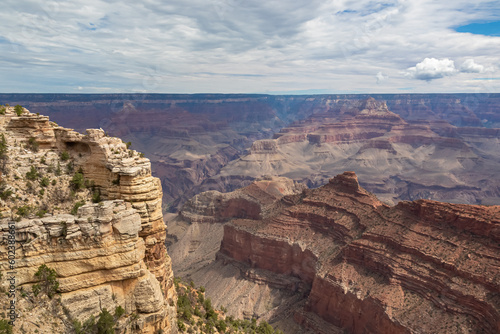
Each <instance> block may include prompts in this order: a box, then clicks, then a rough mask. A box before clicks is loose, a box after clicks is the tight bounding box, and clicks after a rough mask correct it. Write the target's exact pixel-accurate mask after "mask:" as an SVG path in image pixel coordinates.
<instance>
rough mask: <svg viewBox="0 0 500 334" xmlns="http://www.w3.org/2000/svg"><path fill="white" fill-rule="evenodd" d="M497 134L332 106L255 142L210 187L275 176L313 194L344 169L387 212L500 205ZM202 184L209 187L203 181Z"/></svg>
mask: <svg viewBox="0 0 500 334" xmlns="http://www.w3.org/2000/svg"><path fill="white" fill-rule="evenodd" d="M499 150H500V147H499V130H498V129H492V128H484V127H462V128H458V127H455V126H453V125H451V124H449V123H448V122H446V121H444V120H439V119H436V117H430V116H429V119H425V120H422V119H420V120H415V119H413V120H410V121H407V120H405V119H403V118H401V117H400V116H399V115H397V114H395V113H393V112H391V111H390V110H389V109H388V107H387V105H386V104H385V103H384V102H381V101H377V100H375V99H373V98H369V99H366V100H364V101H349V103H347V102H346V103H345V104H340V105H337V106H333V107H332V108H331V109H329V110H327V111H325V112H317V113H315V114H313V115H311V116H310V117H308V118H307V119H305V120H302V121H297V122H295V123H293V124H292V125H290V126H288V127H285V128H282V129H281V130H280V132H278V133H276V134H275V135H274V139H267V140H260V141H256V142H254V144H253V146H252V147H251V149H250V150H249V152H248V154H246V155H244V156H242V157H240V158H239V159H237V160H234V161H232V162H230V163H229V164H228V165H227V166H225V167H224V168H222V169H221V171H220V173H219V174H218V175H216V176H214V177H212V179H213V181H212V182H213V183H214V184H218V183H225V186H226V187H229V188H231V187H234V186H236V185H237V184H238V183H241V182H249V181H248V180H251V179H252V178H253V177H259V176H260V175H264V174H267V175H279V176H285V177H289V178H292V179H294V180H297V181H301V182H304V183H306V184H307V185H308V186H309V187H317V186H320V185H323V184H325V183H326V182H328V178H329V175H332V174H336V173H340V172H342V171H343V170H345V169H350V170H353V171H355V172H356V173H357V174H358V175H360V177H361V179H362V181H363V186H364V187H366V188H367V189H368V190H370V191H372V192H373V193H375V194H377V196H379V198H381V199H382V200H383V201H385V202H386V203H388V204H395V203H397V202H398V201H400V200H414V199H422V198H424V199H434V200H439V201H447V202H453V203H466V204H486V205H490V204H499V203H500V183H499V182H497V181H496V180H498V179H499V178H498V171H499V170H500V159H499V157H498V156H497V155H496V154H495V153H493V152H498V151H499ZM207 183H208V181H207Z"/></svg>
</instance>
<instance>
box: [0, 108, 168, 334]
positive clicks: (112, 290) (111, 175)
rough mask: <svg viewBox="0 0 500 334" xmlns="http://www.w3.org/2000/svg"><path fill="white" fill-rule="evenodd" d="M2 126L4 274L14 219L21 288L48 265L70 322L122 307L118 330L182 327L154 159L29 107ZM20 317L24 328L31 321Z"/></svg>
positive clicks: (11, 114)
mask: <svg viewBox="0 0 500 334" xmlns="http://www.w3.org/2000/svg"><path fill="white" fill-rule="evenodd" d="M0 127H1V130H2V136H3V138H4V139H5V144H6V150H5V151H4V152H3V155H2V161H5V164H3V166H2V179H1V187H2V194H4V195H5V196H2V200H1V203H0V204H1V210H0V211H1V212H2V217H3V218H2V219H1V233H2V238H1V240H3V241H2V244H1V245H0V247H1V248H2V251H1V254H2V259H1V262H0V266H1V268H2V271H3V272H6V271H7V270H8V262H7V252H6V249H7V240H8V234H9V226H10V225H12V224H14V225H13V226H15V238H16V244H15V246H16V263H15V270H16V272H17V274H16V285H17V288H18V289H24V291H31V285H33V284H34V283H36V282H37V278H36V277H35V276H34V274H35V272H36V271H37V270H38V268H39V267H40V265H42V264H45V265H47V266H48V267H49V268H52V269H54V270H55V271H56V273H57V275H58V281H59V288H58V292H59V293H60V303H61V304H62V307H63V309H65V310H66V311H65V317H66V318H65V319H66V320H67V321H69V320H79V321H81V322H84V321H85V320H87V319H88V318H89V317H90V316H97V315H98V314H99V313H100V312H101V310H103V309H104V308H106V309H107V310H110V311H112V310H114V309H115V308H116V307H118V306H121V307H123V308H124V310H125V316H124V318H121V320H120V321H118V323H117V324H116V326H117V330H118V331H119V332H124V331H127V330H128V331H133V332H140V333H157V332H158V331H160V330H162V331H164V332H165V333H176V332H177V326H176V309H175V303H176V299H177V297H176V293H175V289H174V286H173V272H172V269H171V261H170V258H169V256H168V254H167V252H166V247H165V244H164V243H165V236H166V227H165V225H164V223H163V217H162V208H161V204H162V188H161V183H160V180H159V179H157V178H155V177H152V176H151V164H150V162H149V160H148V159H146V158H144V157H143V156H142V154H140V153H138V152H136V151H132V150H129V149H128V148H127V145H126V144H125V143H123V142H122V141H121V140H120V139H118V138H113V137H108V136H107V135H106V134H105V133H104V131H102V130H87V134H85V135H83V134H80V133H78V132H75V131H73V130H71V129H66V128H63V127H60V126H58V125H57V124H55V123H53V122H50V121H49V118H48V117H46V116H40V115H35V114H31V113H29V112H28V111H27V110H24V111H23V113H22V114H20V115H16V114H15V113H14V112H13V108H12V107H8V108H7V110H6V113H5V115H2V116H0ZM70 189H71V191H69V190H70ZM91 197H92V200H91ZM92 202H94V203H92ZM71 208H73V209H71ZM70 211H72V212H71V214H70ZM35 213H36V214H35ZM2 283H5V282H2ZM18 298H19V297H18ZM19 299H21V298H19ZM23 303H24V304H26V303H28V302H27V301H26V300H25V299H21V302H20V304H19V305H20V307H21V306H23ZM25 306H26V307H29V305H25ZM35 306H36V304H35ZM20 313H21V317H20V318H19V319H18V320H17V325H20V326H24V324H25V323H27V322H29V321H33V319H31V318H30V317H29V316H28V311H24V312H23V310H20ZM54 318H57V317H54ZM63 318H64V317H63ZM68 319H69V320H68ZM40 321H42V320H40ZM67 321H66V322H67ZM63 323H64V322H63ZM70 323H71V322H70ZM66 325H67V324H66ZM37 326H39V327H40V326H42V325H41V324H38V325H37ZM42 327H43V326H42ZM28 328H29V326H28ZM31 328H33V327H32V326H31Z"/></svg>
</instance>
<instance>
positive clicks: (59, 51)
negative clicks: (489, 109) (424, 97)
mask: <svg viewBox="0 0 500 334" xmlns="http://www.w3.org/2000/svg"><path fill="white" fill-rule="evenodd" d="M490 5H491V2H489V1H477V2H476V3H475V4H474V5H471V4H470V1H465V0H457V1H455V2H453V3H444V2H436V1H430V0H423V1H420V2H415V1H405V0H388V1H384V2H383V3H382V2H377V1H366V0H361V1H352V0H340V1H334V2H328V1H323V0H313V1H305V0H282V1H260V0H248V1H243V0H184V1H181V0H170V1H168V2H165V1H161V0H144V1H141V2H137V1H132V0H122V1H104V0H86V1H83V0H75V1H72V2H68V1H62V0H47V1H43V2H40V1H35V0H4V1H3V3H2V9H3V10H2V11H1V12H0V48H1V52H0V75H1V76H2V78H9V80H4V81H3V82H0V91H7V90H9V91H12V90H14V91H18V92H23V91H41V92H43V91H58V90H59V91H68V92H71V91H75V92H95V91H98V90H100V89H107V90H108V91H122V92H129V91H137V92H142V91H147V92H174V93H175V92H178V93H183V92H263V91H287V90H290V91H304V90H308V89H320V90H330V91H332V92H335V91H340V90H342V91H373V90H374V89H375V90H383V92H394V91H397V90H398V89H399V88H401V87H407V86H408V82H409V79H418V80H414V81H412V82H413V83H415V84H412V86H415V91H422V92H423V91H426V90H432V91H436V92H437V91H450V88H451V89H453V90H455V91H462V90H470V89H471V87H472V86H471V85H475V84H477V81H474V82H472V80H469V82H467V83H465V82H464V83H462V82H461V81H458V82H457V81H455V82H452V81H451V78H450V76H452V75H453V74H455V73H457V71H458V70H459V71H461V72H462V73H463V74H462V75H461V76H460V77H462V76H463V77H464V78H465V77H466V76H473V75H475V74H476V73H482V72H483V71H484V69H485V68H495V71H498V70H496V67H493V64H495V63H498V54H499V53H500V46H499V45H500V43H492V38H487V37H485V36H474V35H470V34H460V33H456V32H454V31H453V30H452V29H450V27H452V26H457V25H459V24H462V23H464V22H471V21H473V20H478V19H482V18H488V17H490V16H491V15H492V14H491V13H492V9H491V6H490ZM435 13H439V15H437V14H435ZM416 27H418V28H416ZM428 55H433V56H434V57H436V58H434V60H432V59H433V58H428V59H430V60H427V61H426V60H424V61H422V59H425V58H426V57H428ZM466 58H467V59H466ZM445 59H455V60H457V62H458V63H459V64H462V65H461V66H460V67H459V69H458V70H457V69H456V68H455V66H454V63H453V62H452V61H451V60H450V61H451V62H452V63H451V64H450V63H449V62H443V61H444V60H445ZM469 59H470V60H469ZM472 59H474V60H472ZM475 61H477V62H478V63H476V62H475ZM408 64H417V65H415V66H413V67H410V68H408V66H409V65H408ZM479 64H481V65H479ZM433 66H434V67H433ZM481 66H483V67H482V70H481ZM152 68H154V70H151V69H152ZM405 68H408V69H407V70H406V71H404V73H400V70H401V69H405ZM16 71H17V72H16ZM495 71H493V72H492V75H495V76H498V75H500V73H498V72H495ZM16 73H23V74H24V75H26V76H23V77H21V76H19V75H15V74H16ZM206 73H213V75H207V74H206ZM373 73H380V75H377V76H376V79H377V81H376V82H377V83H380V82H382V81H383V80H384V78H386V77H390V78H391V80H384V85H377V84H376V83H375V81H374V80H373ZM51 77H55V78H56V79H57V80H49V78H51ZM437 78H440V79H441V80H434V79H437ZM457 78H458V77H457ZM26 80H30V83H29V85H28V84H26V82H25V81H26ZM421 81H428V82H430V84H427V83H425V82H421ZM64 82H66V83H67V84H66V85H64ZM151 82H154V84H150V83H151ZM419 82H421V83H419ZM368 83H371V84H368ZM431 85H432V87H431ZM491 85H493V86H491V87H488V89H489V91H491V90H495V89H496V87H498V86H494V85H498V83H497V82H494V81H491ZM36 87H38V88H36ZM79 87H80V88H81V89H79ZM477 87H479V89H482V86H477ZM473 88H474V87H473Z"/></svg>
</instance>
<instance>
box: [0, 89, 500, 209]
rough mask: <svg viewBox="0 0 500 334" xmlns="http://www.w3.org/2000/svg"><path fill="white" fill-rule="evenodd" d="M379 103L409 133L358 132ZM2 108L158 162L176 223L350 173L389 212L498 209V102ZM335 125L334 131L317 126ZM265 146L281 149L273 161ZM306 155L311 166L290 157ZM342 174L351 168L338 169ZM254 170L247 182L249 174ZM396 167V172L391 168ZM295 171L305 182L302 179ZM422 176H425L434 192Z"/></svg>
mask: <svg viewBox="0 0 500 334" xmlns="http://www.w3.org/2000/svg"><path fill="white" fill-rule="evenodd" d="M370 97H372V98H374V99H375V100H376V101H378V102H381V103H384V102H385V103H386V106H387V110H388V111H389V112H390V113H393V114H395V115H397V116H399V118H400V119H401V120H402V121H401V120H398V121H397V122H404V125H403V124H402V123H401V124H399V129H398V128H397V127H395V128H394V126H396V125H397V124H396V123H397V122H396V121H394V119H393V121H394V122H395V123H394V122H393V123H392V125H393V126H392V127H391V128H394V131H392V132H391V129H389V127H387V126H383V128H381V129H375V131H376V132H377V133H378V137H371V135H370V133H368V132H370V131H371V130H370V129H369V126H368V124H367V126H366V128H365V129H364V130H363V129H361V128H354V127H352V128H350V125H349V116H352V118H353V119H355V120H356V119H357V121H358V124H359V121H360V117H359V115H358V117H357V118H356V115H354V114H351V115H349V114H348V113H347V114H346V111H347V110H349V109H351V110H354V109H359V107H360V104H361V103H362V102H363V101H365V100H366V99H368V98H370ZM2 101H3V102H9V103H11V104H15V103H19V104H22V105H24V106H26V107H28V108H30V109H31V110H32V111H34V112H39V113H41V114H45V115H49V116H50V117H51V119H53V120H54V121H56V122H57V123H60V124H61V125H64V126H66V127H70V128H74V129H76V130H78V131H84V130H85V129H86V128H103V129H104V130H105V131H106V132H107V133H109V134H110V135H116V136H119V137H121V138H122V139H123V140H125V141H130V142H132V145H133V146H132V147H133V148H135V149H137V150H140V151H141V152H144V153H145V154H146V156H148V157H149V158H150V160H151V163H152V169H153V173H154V175H155V176H157V177H159V178H160V180H161V182H162V186H163V189H164V196H163V203H164V207H165V210H167V208H168V210H169V211H171V212H175V211H177V210H179V209H180V208H181V207H182V204H183V203H185V202H186V201H187V200H188V199H190V198H191V197H193V196H194V195H196V194H198V193H200V192H202V191H206V190H218V191H222V192H227V191H233V190H235V189H237V188H239V187H241V186H245V185H248V184H250V182H251V181H252V180H254V179H255V177H260V176H262V175H265V173H270V174H272V175H283V176H288V177H291V178H293V179H296V180H300V181H304V182H306V183H307V184H308V185H309V186H319V185H321V184H324V183H325V182H328V178H329V177H331V176H332V175H335V174H337V173H340V172H342V171H343V170H345V169H350V170H354V171H356V172H357V173H358V174H359V175H360V176H361V180H362V182H363V186H365V187H367V188H368V189H369V190H370V191H372V192H374V193H376V194H377V195H378V196H380V198H381V199H383V200H384V201H386V202H387V203H395V202H397V201H399V200H403V199H406V200H413V199H419V198H428V199H434V200H442V201H451V202H460V203H469V204H498V197H499V191H498V186H497V185H496V184H492V185H491V184H489V181H490V180H494V179H497V177H496V174H495V171H496V170H498V156H497V155H496V154H495V152H496V151H498V130H495V129H497V128H500V116H499V115H500V113H499V105H500V95H499V94H373V95H371V96H368V95H345V94H344V95H342V94H337V95H334V94H330V95H300V96H273V95H245V94H228V95H223V94H193V95H182V94H102V95H99V94H85V95H78V94H0V102H2ZM372 116H373V115H372ZM362 121H363V122H371V125H372V127H374V128H376V127H378V126H381V124H382V123H383V122H384V121H383V119H380V120H376V117H371V118H369V117H368V118H365V119H364V120H362ZM327 122H333V123H334V124H337V125H336V126H333V125H332V126H330V127H329V128H328V126H325V127H323V128H321V127H318V125H320V124H322V123H327ZM313 123H316V126H312V125H313ZM341 129H343V130H342V131H344V132H350V131H351V132H353V133H355V136H354V137H353V138H350V139H349V138H348V137H345V138H337V140H336V141H337V142H336V143H333V142H331V140H332V137H331V136H330V137H324V135H325V133H329V132H332V131H337V130H341ZM407 129H411V131H413V132H414V135H413V136H412V135H410V134H406V133H405V131H406V130H407ZM396 130H397V131H399V134H398V133H397V131H396ZM285 131H287V132H285ZM362 131H367V132H366V133H365V134H362V133H361V132H362ZM356 133H357V135H356ZM309 135H310V136H309ZM278 136H279V137H280V138H277V137H278ZM308 136H309V138H310V139H311V141H309V139H308ZM318 136H319V137H318ZM321 136H323V137H324V138H328V139H327V142H321V140H323V139H320V138H323V137H321ZM367 136H368V137H367ZM387 136H390V137H391V138H390V139H388V138H385V137H387ZM273 137H274V139H278V140H277V141H274V142H261V143H258V142H257V143H255V146H254V147H253V148H252V145H253V143H254V142H255V141H257V140H260V139H273ZM304 137H306V139H304ZM398 137H400V138H398ZM318 140H319V142H318ZM339 140H340V142H339ZM263 145H267V146H269V145H271V146H273V147H274V148H270V150H271V152H269V151H268V150H267V149H264V150H262V149H263V148H264V146H263ZM448 146H449V147H448ZM273 150H278V151H280V152H279V153H280V154H278V155H276V154H274V153H273V152H272V151H273ZM282 151H283V152H282ZM462 151H463V152H462ZM268 153H272V154H268ZM287 154H288V156H287ZM298 154H300V155H303V154H304V155H306V158H307V159H305V160H306V161H298V162H297V161H296V159H297V158H296V159H295V160H294V159H293V157H290V155H294V156H295V157H296V156H297V155H298ZM448 154H449V155H450V156H449V157H448ZM283 155H284V156H285V159H284V158H283ZM266 156H267V157H266ZM239 158H240V159H239ZM261 158H262V159H264V160H263V161H260V160H262V159H261ZM276 159H278V160H280V159H281V160H283V159H284V160H285V161H284V162H280V161H281V160H280V161H275V160H276ZM249 160H255V161H254V163H249ZM267 161H270V162H267ZM370 161H371V162H370ZM306 162H307V163H306ZM297 163H299V164H298V166H296V164H297ZM343 163H347V167H345V169H342V168H341V167H339V166H340V165H342V164H343ZM369 163H371V164H372V165H371V166H363V164H369ZM245 164H247V165H249V167H251V168H250V169H251V171H250V172H247V171H246V170H244V169H241V166H244V165H245ZM388 164H389V165H394V166H396V167H394V168H392V170H391V168H389V169H388V166H387V165H388ZM250 165H251V166H250ZM259 165H262V166H259ZM276 165H284V166H283V167H282V168H281V169H280V166H276ZM309 165H310V166H309ZM356 167H359V168H358V169H357V168H356ZM290 168H298V169H299V170H300V172H299V173H297V175H295V174H294V173H292V172H290V170H289V169H290ZM252 170H253V171H252ZM429 170H432V171H436V170H439V171H440V172H441V174H439V173H434V174H433V173H429ZM401 171H402V172H401ZM411 171H412V172H411ZM308 172H309V173H310V175H309V176H307V173H308ZM263 173H264V174H263ZM422 173H426V174H428V176H429V178H428V179H427V181H426V180H423V179H422V178H421V177H420V175H421V174H422ZM409 174H412V175H409ZM483 175H484V177H483Z"/></svg>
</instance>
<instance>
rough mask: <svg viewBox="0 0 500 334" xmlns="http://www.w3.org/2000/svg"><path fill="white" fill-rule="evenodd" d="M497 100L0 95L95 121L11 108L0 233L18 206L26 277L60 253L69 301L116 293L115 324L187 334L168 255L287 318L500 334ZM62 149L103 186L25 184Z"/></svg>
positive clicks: (214, 290) (227, 301)
mask: <svg viewBox="0 0 500 334" xmlns="http://www.w3.org/2000/svg"><path fill="white" fill-rule="evenodd" d="M499 98H500V95H498V94H435V95H434V94H419V95H404V94H401V95H377V94H375V95H372V96H361V95H320V96H268V95H209V94H203V95H202V94H200V95H163V94H162V95H160V94H157V95H156V94H149V95H148V94H137V95H119V94H117V95H112V94H110V95H60V94H59V95H50V94H48V95H16V94H11V95H6V94H3V95H0V99H2V100H3V101H9V103H11V104H14V103H22V104H24V105H26V106H29V107H30V108H31V109H32V110H35V111H36V112H40V113H42V114H50V115H51V119H53V120H55V121H57V122H58V123H60V124H62V125H64V126H69V127H72V128H75V129H77V130H79V131H83V128H87V127H88V128H90V127H98V128H102V129H99V130H88V131H87V133H86V134H85V135H82V134H79V133H78V132H76V131H73V130H71V129H65V128H62V127H60V126H59V125H57V124H56V123H54V122H50V121H49V120H48V118H47V117H45V116H40V115H36V114H32V113H29V112H28V111H27V110H25V112H24V113H23V115H20V116H18V117H16V116H15V114H14V112H13V110H12V107H9V108H7V114H6V115H5V117H3V116H2V123H1V126H2V133H5V134H6V136H7V143H8V144H9V145H10V146H9V152H10V153H13V155H12V156H13V157H15V159H14V158H12V160H10V159H9V160H7V163H6V165H5V167H7V170H8V173H4V174H3V175H2V180H5V181H6V182H7V183H8V184H10V185H11V188H2V189H0V190H2V191H5V190H9V189H10V190H11V191H14V195H12V196H10V195H9V196H10V197H9V199H8V200H9V201H13V202H12V203H10V204H9V205H7V204H6V202H0V204H2V210H1V211H2V217H4V218H2V224H3V225H2V233H3V235H4V240H6V239H5V238H6V235H7V233H8V221H9V219H10V220H12V219H14V218H15V219H20V222H21V223H22V224H19V223H18V224H19V226H20V228H21V229H20V230H19V231H20V234H19V243H21V244H23V245H24V244H26V245H27V246H25V247H23V250H22V251H23V252H24V251H26V255H24V253H23V256H24V257H25V258H26V259H29V260H26V261H21V262H19V263H20V268H23V269H20V271H19V272H20V273H21V276H20V277H21V280H20V282H21V283H20V285H21V286H23V287H24V288H29V287H30V286H31V285H32V284H34V283H35V282H36V280H35V279H34V276H33V275H34V273H35V271H36V269H37V268H38V265H39V264H41V263H45V262H47V263H50V264H51V267H54V268H56V271H57V272H58V273H61V276H62V277H61V278H60V279H61V282H63V283H62V285H61V292H62V297H61V303H62V305H64V306H65V307H67V306H68V305H76V306H75V307H74V309H71V308H70V312H69V317H70V318H77V319H80V320H85V318H87V317H88V316H90V315H94V316H95V315H96V314H97V313H98V311H99V309H100V308H102V306H105V308H107V309H112V308H113V307H116V306H118V305H123V307H125V310H126V312H127V313H126V316H125V318H124V319H122V320H121V321H122V323H121V324H119V326H121V327H120V328H122V329H130V330H141V331H143V332H145V333H149V332H151V333H153V332H154V331H155V330H158V329H162V330H165V331H166V332H175V330H176V326H175V301H176V296H175V291H174V289H173V287H172V286H173V283H172V279H173V272H174V273H175V275H176V276H180V277H183V278H185V279H187V280H193V281H194V283H195V284H196V285H203V286H204V287H205V288H206V291H207V295H208V296H209V297H210V298H211V299H212V301H213V303H214V305H215V306H217V307H220V306H224V307H227V309H228V310H229V313H230V314H231V315H233V316H235V317H244V318H247V319H248V318H259V319H264V320H266V321H269V322H270V323H271V324H273V325H275V326H277V327H278V328H280V329H282V330H283V331H285V332H286V333H334V334H335V333H344V332H346V331H347V332H350V333H449V332H457V333H461V332H463V333H469V332H474V333H475V332H484V333H497V332H498V331H499V330H500V324H499V323H498V320H497V319H499V318H500V314H499V312H500V310H499V308H500V302H499V300H498V295H499V281H500V273H499V271H498V263H499V262H498V260H499V259H498V249H499V245H500V240H499V229H500V227H499V226H500V225H499V224H500V213H499V212H500V209H499V208H500V207H499V206H498V205H497V204H499V203H500V184H499V182H500V181H498V180H500V178H499V177H498V176H499V175H498V173H499V172H500V156H499V155H498V153H497V152H499V151H500V150H499V148H500V147H499V146H500V130H499V127H500V119H499V115H500V113H499V112H498V111H499V110H498V109H499V107H498V106H499V102H500V100H499ZM7 99H8V100H7ZM109 135H119V136H120V137H121V138H122V139H123V140H124V141H130V143H125V142H122V140H120V139H117V138H113V137H109ZM31 138H33V139H31ZM33 142H36V143H37V144H38V145H39V148H38V149H39V151H37V152H35V150H34V147H33ZM130 145H132V146H130ZM130 148H133V149H136V150H140V151H142V152H144V153H145V154H146V156H148V157H151V162H150V160H148V159H146V158H144V155H143V154H140V153H138V152H137V151H134V150H131V149H130ZM65 152H67V154H68V155H69V161H62V160H61V156H62V154H63V153H65ZM0 162H1V161H0ZM59 163H60V164H61V167H62V169H64V170H68V171H69V170H70V169H71V173H74V172H75V171H78V173H81V174H82V175H83V176H84V178H85V179H87V180H88V181H89V182H90V181H92V185H91V186H90V185H89V187H87V189H86V190H85V189H81V190H78V191H76V192H71V193H70V192H69V190H68V188H71V182H72V178H71V173H69V172H66V173H63V174H64V175H62V176H60V180H61V181H60V183H59V181H58V184H57V185H49V186H48V187H45V186H42V185H41V184H42V181H39V182H40V184H38V183H37V182H31V183H32V185H31V186H30V187H29V189H27V190H26V191H24V190H22V189H23V187H24V184H25V185H26V186H27V185H28V183H27V182H26V180H25V175H27V174H28V173H29V172H30V166H32V165H33V166H35V168H36V171H37V172H38V173H40V174H41V175H43V176H49V175H51V173H54V171H53V169H54V166H55V165H58V164H59ZM51 166H52V168H51ZM70 167H71V168H70ZM346 170H351V171H352V172H344V171H346ZM151 173H153V175H155V176H156V177H158V178H156V177H152V174H151ZM336 174H339V175H337V176H335V177H334V178H333V179H332V176H334V175H336ZM358 177H359V180H360V181H359V182H358ZM44 187H45V188H44ZM242 187H243V188H242ZM308 187H309V188H315V189H307V188H308ZM162 188H163V191H162ZM89 189H92V190H89ZM42 190H44V191H46V192H47V193H46V194H43V192H42ZM96 194H98V195H99V196H102V199H104V200H105V201H104V202H102V203H103V204H97V203H90V202H92V201H91V200H90V198H91V197H93V196H95V195H96ZM72 196H74V197H72ZM61 197H62V198H61ZM436 200H438V201H441V202H437V201H436ZM54 201H57V203H58V205H54V204H53V203H52V202H54ZM75 201H84V202H85V204H84V205H82V206H81V207H79V208H77V210H76V211H75V213H74V214H72V215H69V214H68V212H69V211H71V207H72V206H73V204H74V203H75ZM443 202H446V203H443ZM453 203H457V204H453ZM458 203H466V204H458ZM48 204H50V205H48ZM470 204H474V205H470ZM23 205H25V206H26V205H27V206H29V207H33V208H37V209H38V208H39V209H40V210H42V208H45V209H46V208H47V207H50V208H52V210H51V211H52V212H51V214H49V213H48V212H43V213H42V214H41V217H38V218H36V217H35V216H34V215H33V214H34V212H32V213H31V215H28V216H27V217H21V218H20V217H17V216H18V215H17V213H16V212H15V211H16V209H19V208H22V207H23ZM162 206H163V209H162ZM167 206H168V208H167ZM44 211H47V210H44ZM48 211H50V210H48ZM166 211H171V212H175V211H178V213H166ZM6 217H11V218H6ZM164 220H165V222H166V225H167V226H168V234H167V233H166V227H165V224H164ZM99 229H100V230H99ZM96 230H99V231H98V232H95V231H96ZM89 242H90V243H89ZM4 246H5V244H4ZM30 247H31V248H30ZM47 247H49V248H50V247H53V249H54V251H53V252H52V253H50V255H47V254H45V253H43V252H44V251H43V249H44V248H47ZM166 247H167V248H168V253H167V249H166ZM72 253H75V254H78V257H76V258H74V259H73V258H72V259H71V261H73V260H74V261H76V263H77V265H75V266H74V268H68V266H67V263H65V261H66V259H67V257H68V255H67V254H72ZM2 254H4V253H2ZM96 254H97V255H96ZM169 255H170V256H169ZM30 256H31V257H30ZM96 256H97V258H98V259H96ZM118 259H120V260H118ZM44 261H45V262H44ZM110 263H114V264H115V265H114V266H113V265H110ZM125 272H126V274H125ZM96 273H99V274H96ZM108 275H109V276H108ZM127 275H128V276H127ZM82 278H84V279H82ZM123 282H126V283H123ZM86 284H87V285H86ZM160 294H161V295H162V297H160ZM90 296H92V298H91V297H90ZM146 297H147V298H149V299H147V298H146ZM2 298H4V297H2ZM87 298H91V299H92V302H91V303H89V304H88V305H87V304H85V303H82V300H85V299H87ZM142 298H146V299H147V300H143V299H142ZM98 305H99V306H98ZM27 308H28V305H27V306H26V308H25V309H26V310H27ZM27 312H28V311H27ZM59 313H61V316H60V318H61V319H64V317H68V315H62V314H63V313H64V312H63V311H61V312H59ZM27 314H29V313H27ZM135 314H137V316H138V318H137V319H135V320H134V322H133V323H132V321H131V319H132V318H135ZM39 325H40V326H42V324H39ZM63 325H67V324H66V323H65V322H64V321H62V320H61V323H60V326H63ZM43 326H45V325H43ZM127 326H128V327H127ZM48 332H50V331H48Z"/></svg>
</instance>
